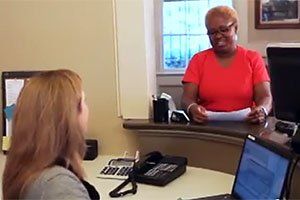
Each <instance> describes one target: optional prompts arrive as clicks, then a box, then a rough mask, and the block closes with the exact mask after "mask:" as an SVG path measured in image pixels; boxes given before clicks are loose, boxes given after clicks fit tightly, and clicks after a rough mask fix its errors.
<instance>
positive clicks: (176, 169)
mask: <svg viewBox="0 0 300 200" xmlns="http://www.w3.org/2000/svg"><path fill="white" fill-rule="evenodd" d="M186 165H187V158H185V157H180V156H170V155H165V156H163V155H162V154H161V153H160V152H158V151H154V152H151V153H148V154H146V155H145V156H143V157H142V158H141V159H140V161H139V162H137V163H136V165H135V167H134V178H135V181H136V182H138V183H146V184H151V185H157V186H164V185H166V184H168V183H169V182H171V181H173V180H174V179H176V178H177V177H179V176H180V175H182V174H183V173H184V172H185V171H186Z"/></svg>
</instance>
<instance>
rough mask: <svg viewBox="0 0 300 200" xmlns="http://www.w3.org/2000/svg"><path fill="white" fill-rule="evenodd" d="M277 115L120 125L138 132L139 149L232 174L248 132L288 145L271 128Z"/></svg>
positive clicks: (299, 174)
mask: <svg viewBox="0 0 300 200" xmlns="http://www.w3.org/2000/svg"><path fill="white" fill-rule="evenodd" d="M275 123H276V119H275V118H274V117H269V118H268V119H267V122H266V123H264V124H259V125H257V124H250V123H247V122H209V123H206V124H195V123H188V124H180V123H174V122H171V123H154V122H153V121H152V120H142V119H132V120H125V121H124V122H123V127H124V128H125V129H128V130H130V131H131V132H132V133H133V134H136V135H137V138H138V148H139V150H140V151H141V152H142V153H146V152H149V151H153V150H159V151H161V152H163V153H165V154H171V155H181V156H185V157H187V158H188V161H189V165H190V166H195V167H200V168H206V169H211V170H215V171H220V172H225V173H229V174H232V175H234V174H235V171H236V168H237V166H238V162H239V158H240V153H241V150H242V145H243V141H244V138H245V137H246V136H247V134H249V133H251V134H253V135H256V136H259V137H263V138H267V139H268V140H272V141H274V142H276V143H278V144H280V145H283V146H285V147H286V148H289V147H288V146H287V145H286V143H287V142H288V141H289V140H290V138H289V137H288V136H287V135H286V134H281V133H278V132H276V131H274V129H275V128H274V127H275ZM299 185H300V167H299V165H298V167H297V168H296V170H295V176H294V180H293V187H292V197H297V198H298V199H300V191H299V190H298V189H297V188H298V187H297V186H299Z"/></svg>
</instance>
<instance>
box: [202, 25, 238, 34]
mask: <svg viewBox="0 0 300 200" xmlns="http://www.w3.org/2000/svg"><path fill="white" fill-rule="evenodd" d="M233 25H235V22H231V23H229V25H226V26H220V27H219V28H218V29H216V30H207V35H208V36H209V37H213V36H216V35H217V33H220V34H222V35H227V34H228V33H229V32H230V30H231V27H232V26H233Z"/></svg>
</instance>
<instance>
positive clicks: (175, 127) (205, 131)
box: [123, 117, 290, 144]
mask: <svg viewBox="0 0 300 200" xmlns="http://www.w3.org/2000/svg"><path fill="white" fill-rule="evenodd" d="M276 121H277V120H276V119H275V118H274V117H269V118H268V119H267V121H266V122H265V123H263V124H251V123H247V122H231V121H218V122H217V121H215V122H208V123H205V124H198V123H175V122H169V123H156V122H153V120H150V119H128V120H125V121H124V123H123V127H124V128H125V129H129V130H135V131H138V132H151V133H152V134H170V133H172V134H173V135H174V134H175V135H176V136H194V137H199V136H203V135H206V136H210V137H217V138H224V137H225V138H231V139H233V140H238V141H242V140H243V139H244V138H245V137H246V136H247V135H248V134H252V135H255V136H259V137H264V138H267V139H269V140H273V141H275V142H277V143H280V144H286V143H287V142H288V141H289V140H290V138H289V137H288V136H287V135H286V134H282V133H278V132H276V131H274V129H275V128H274V127H275V123H276Z"/></svg>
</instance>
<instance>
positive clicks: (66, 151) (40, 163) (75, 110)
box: [2, 70, 85, 199]
mask: <svg viewBox="0 0 300 200" xmlns="http://www.w3.org/2000/svg"><path fill="white" fill-rule="evenodd" d="M81 98H82V85H81V79H80V77H79V76H78V75H77V74H76V73H75V72H73V71H70V70H53V71H47V72H43V73H41V74H40V75H38V76H36V77H33V78H31V79H30V80H29V81H28V83H26V84H25V86H24V88H23V89H22V91H21V93H20V95H19V98H18V100H17V104H16V109H15V112H14V116H13V121H12V138H11V146H10V149H9V151H8V155H7V160H6V165H5V169H4V174H3V188H2V189H3V190H2V191H3V197H4V199H19V198H22V197H23V196H24V195H25V194H26V188H27V187H28V186H29V185H30V184H32V183H33V181H34V180H35V179H36V178H37V177H38V176H39V175H40V173H41V172H42V171H43V170H45V169H46V168H49V167H52V166H54V165H56V164H57V162H58V161H61V160H63V161H64V163H65V164H64V165H65V167H66V168H68V167H71V168H72V170H73V172H74V173H75V175H76V176H77V177H78V178H80V179H82V178H83V176H84V171H83V168H82V166H81V162H82V159H83V156H84V153H85V140H84V135H83V130H82V127H81V126H80V123H79V118H78V115H79V112H80V111H81V107H80V106H81Z"/></svg>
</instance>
